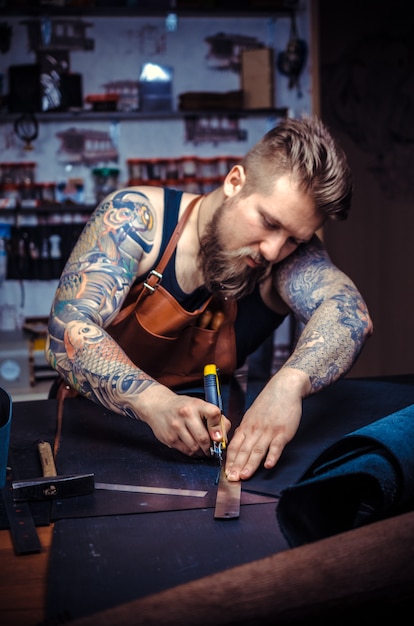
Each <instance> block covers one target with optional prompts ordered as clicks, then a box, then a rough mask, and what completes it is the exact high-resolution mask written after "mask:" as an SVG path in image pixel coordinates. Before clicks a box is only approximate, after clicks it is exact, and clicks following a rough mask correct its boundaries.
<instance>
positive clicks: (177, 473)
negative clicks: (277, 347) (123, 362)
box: [0, 376, 414, 528]
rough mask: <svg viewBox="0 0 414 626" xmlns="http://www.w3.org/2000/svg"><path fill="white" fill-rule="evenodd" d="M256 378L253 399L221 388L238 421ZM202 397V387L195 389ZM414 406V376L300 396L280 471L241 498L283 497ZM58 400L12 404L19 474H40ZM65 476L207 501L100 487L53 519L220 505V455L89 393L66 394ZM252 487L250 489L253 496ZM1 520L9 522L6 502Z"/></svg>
mask: <svg viewBox="0 0 414 626" xmlns="http://www.w3.org/2000/svg"><path fill="white" fill-rule="evenodd" d="M262 386H263V383H262V382H260V381H257V382H251V383H249V387H248V392H247V396H246V399H245V401H244V398H243V397H242V394H241V392H240V389H238V388H237V386H236V387H232V393H231V394H230V387H229V386H228V385H224V386H223V399H224V409H225V412H226V413H227V414H229V413H231V415H232V418H233V421H234V424H233V427H235V426H236V425H237V423H238V421H239V420H240V419H241V417H242V415H243V410H244V406H246V407H248V406H250V404H251V403H252V402H253V400H254V398H255V397H256V395H257V394H258V393H259V391H260V389H261V388H262ZM193 392H194V393H195V394H197V393H200V394H202V390H198V392H197V390H192V393H193ZM413 403H414V376H411V377H410V376H408V377H395V378H391V379H384V380H377V379H368V380H365V379H355V380H353V379H344V380H341V381H339V382H338V383H336V384H335V385H333V386H331V387H329V388H328V389H325V390H324V391H322V392H320V393H319V394H316V395H314V396H311V397H310V398H307V399H306V400H305V401H304V403H303V419H302V422H301V425H300V428H299V430H298V433H297V435H296V437H295V438H294V440H293V441H292V442H291V443H290V444H289V445H288V446H287V447H286V449H285V451H284V453H283V455H282V458H281V459H280V461H279V462H278V464H277V466H276V467H275V468H274V469H273V470H264V469H259V470H258V471H257V472H256V474H255V476H254V477H253V478H252V479H250V480H249V481H247V482H245V483H243V491H242V493H243V499H242V503H243V502H244V503H247V502H249V501H251V499H250V500H249V498H252V494H251V492H253V494H264V495H266V496H272V497H277V496H278V495H279V494H280V492H281V490H282V489H284V488H286V487H287V486H289V485H291V484H293V483H294V482H295V481H297V480H298V479H299V478H300V476H301V475H302V474H303V472H304V471H305V470H306V469H307V468H308V467H309V465H310V464H311V463H312V462H313V460H314V459H315V458H316V457H317V456H318V455H319V454H320V453H321V452H322V451H323V450H325V449H326V448H327V447H328V446H330V445H331V444H333V443H334V442H335V441H337V440H338V439H339V438H341V437H342V436H344V435H345V434H347V433H349V432H352V431H353V430H355V429H357V428H360V427H362V426H365V425H366V424H369V423H371V422H373V421H375V420H377V419H380V418H382V417H385V416H386V415H389V414H390V413H392V412H394V411H397V410H400V409H402V408H404V407H406V406H408V405H410V404H413ZM56 413H57V403H56V400H44V401H36V402H21V403H16V404H14V406H13V423H12V432H11V445H12V448H13V463H14V467H13V470H14V474H15V477H16V478H20V479H21V478H29V477H34V476H40V475H41V466H40V461H39V458H38V453H37V448H36V443H37V441H39V440H41V439H44V440H46V441H50V442H51V443H53V440H54V435H55V431H56ZM56 465H57V470H58V473H59V474H76V473H84V472H85V473H88V472H93V473H94V474H95V480H96V481H97V482H106V483H120V484H138V485H145V486H157V487H167V488H174V489H176V488H180V489H195V490H206V491H207V492H208V494H207V496H206V497H205V498H204V499H200V498H190V497H187V496H186V497H181V496H155V495H142V494H130V493H119V492H109V491H95V493H94V494H92V495H90V496H82V497H80V498H68V499H65V500H60V501H58V502H56V503H54V505H53V510H52V519H53V520H57V519H62V518H67V517H84V516H94V515H96V516H103V515H116V514H129V513H146V512H150V511H158V510H180V509H191V508H208V507H213V506H214V504H215V493H216V485H215V480H216V477H217V465H216V463H215V462H214V460H213V459H208V458H205V457H203V458H192V459H191V458H189V457H186V456H184V455H182V454H180V453H179V452H177V451H174V450H170V449H168V448H166V447H165V446H163V445H162V444H160V443H159V442H158V441H157V440H156V439H155V438H154V436H153V435H152V432H151V430H150V429H149V428H148V427H147V426H146V425H145V424H143V423H142V422H137V421H134V420H132V419H129V418H126V417H123V416H119V415H116V414H114V413H112V412H110V411H107V410H105V409H102V408H101V407H99V406H97V405H95V404H94V403H92V402H90V401H88V400H86V399H84V398H74V399H69V400H66V402H65V410H64V418H63V430H62V437H61V443H60V448H59V452H58V455H57V458H56ZM249 494H250V495H249ZM1 505H2V502H0V525H1V527H2V528H7V520H6V518H5V514H4V512H2V508H1ZM32 509H33V512H34V516H35V521H36V523H37V524H44V523H48V520H49V512H50V506H49V503H47V504H46V506H42V503H40V504H39V503H36V504H34V505H32Z"/></svg>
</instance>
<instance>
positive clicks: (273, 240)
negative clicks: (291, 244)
mask: <svg viewBox="0 0 414 626" xmlns="http://www.w3.org/2000/svg"><path fill="white" fill-rule="evenodd" d="M285 243H286V237H285V236H283V235H282V234H281V233H272V235H270V236H269V237H266V239H263V241H262V242H261V244H260V253H261V254H262V256H263V257H264V258H265V259H266V261H269V262H270V263H275V262H276V261H277V260H278V258H279V255H280V253H281V251H282V248H283V247H284V245H285Z"/></svg>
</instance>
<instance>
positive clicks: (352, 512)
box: [277, 404, 414, 547]
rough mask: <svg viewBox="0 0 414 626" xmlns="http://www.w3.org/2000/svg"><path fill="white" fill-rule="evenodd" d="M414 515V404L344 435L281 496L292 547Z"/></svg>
mask: <svg viewBox="0 0 414 626" xmlns="http://www.w3.org/2000/svg"><path fill="white" fill-rule="evenodd" d="M412 509H414V404H412V405H410V406H408V407H406V408H404V409H402V410H400V411H397V412H396V413H392V414H390V415H388V416H386V417H384V418H382V419H380V420H377V421H375V422H373V423H371V424H369V425H367V426H364V427H363V428H360V429H358V430H355V431H354V432H352V433H349V434H348V435H345V436H344V437H343V438H342V439H340V440H339V441H338V442H336V443H334V444H333V445H331V446H330V447H329V448H328V449H326V450H325V451H324V452H322V454H320V455H319V456H318V457H317V458H316V460H315V461H314V462H313V463H312V464H311V465H310V467H309V468H308V469H307V470H306V472H305V473H304V474H303V475H302V477H301V478H300V479H299V481H297V482H296V483H295V484H294V485H292V486H289V487H287V488H286V489H284V490H283V491H282V493H281V496H280V500H279V503H278V506H277V519H278V522H279V525H280V528H281V530H282V532H283V534H284V536H285V538H286V540H287V541H288V543H289V545H290V546H292V547H293V546H298V545H302V544H304V543H308V542H311V541H316V540H318V539H322V538H324V537H328V536H331V535H335V534H337V533H339V532H344V531H346V530H350V529H352V528H357V527H358V526H362V525H364V524H367V523H370V522H373V521H376V520H379V519H384V518H385V517H390V516H392V515H396V514H398V513H401V512H404V511H407V510H412Z"/></svg>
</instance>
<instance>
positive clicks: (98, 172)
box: [92, 167, 119, 202]
mask: <svg viewBox="0 0 414 626" xmlns="http://www.w3.org/2000/svg"><path fill="white" fill-rule="evenodd" d="M92 174H93V176H94V179H95V196H96V201H97V202H101V201H102V200H103V199H104V198H105V197H106V196H107V195H108V194H109V193H112V191H115V190H116V189H118V176H119V169H118V168H116V167H95V169H93V170H92Z"/></svg>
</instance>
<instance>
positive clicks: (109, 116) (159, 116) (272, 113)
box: [0, 107, 288, 123]
mask: <svg viewBox="0 0 414 626" xmlns="http://www.w3.org/2000/svg"><path fill="white" fill-rule="evenodd" d="M287 113H288V109H287V107H280V108H273V109H238V110H233V109H220V110H219V109H217V110H214V109H206V110H194V111H162V112H144V111H130V112H124V111H85V110H82V111H78V110H77V111H43V112H38V113H34V115H35V117H36V119H37V120H38V121H39V122H76V121H80V122H94V121H99V120H108V121H134V120H150V121H151V120H152V121H156V120H165V119H172V120H174V119H177V120H179V119H185V118H186V117H216V116H222V117H225V116H226V117H227V116H229V117H232V116H234V117H264V116H269V117H286V115H287ZM22 115H23V114H22V113H4V114H2V115H0V123H7V122H14V121H15V120H16V119H18V118H19V117H21V116H22Z"/></svg>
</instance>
